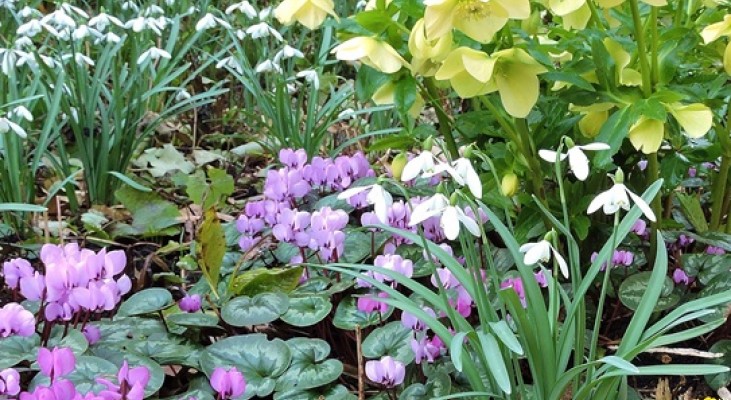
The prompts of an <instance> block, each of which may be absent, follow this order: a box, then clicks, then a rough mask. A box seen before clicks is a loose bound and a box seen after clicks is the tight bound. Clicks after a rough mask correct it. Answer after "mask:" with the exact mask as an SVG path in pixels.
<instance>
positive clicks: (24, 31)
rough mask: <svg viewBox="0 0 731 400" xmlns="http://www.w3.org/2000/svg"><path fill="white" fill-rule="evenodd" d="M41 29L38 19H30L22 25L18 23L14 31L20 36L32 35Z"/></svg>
mask: <svg viewBox="0 0 731 400" xmlns="http://www.w3.org/2000/svg"><path fill="white" fill-rule="evenodd" d="M41 31H43V25H42V24H41V21H40V20H37V19H32V20H30V21H28V22H26V23H24V24H23V25H20V26H19V27H18V29H17V30H16V31H15V33H17V34H18V35H20V36H26V37H34V36H36V35H37V34H39V33H41Z"/></svg>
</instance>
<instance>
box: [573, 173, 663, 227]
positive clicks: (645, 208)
mask: <svg viewBox="0 0 731 400" xmlns="http://www.w3.org/2000/svg"><path fill="white" fill-rule="evenodd" d="M620 173H621V170H620V171H619V172H618V173H617V176H620ZM622 181H623V179H616V178H615V183H614V186H612V187H611V188H610V189H609V190H607V191H605V192H602V193H599V195H598V196H596V197H595V198H594V200H592V201H591V203H590V204H589V208H588V209H587V210H586V213H587V214H593V213H594V212H595V211H596V210H598V209H599V207H601V208H602V210H603V211H604V214H607V215H612V214H614V213H616V212H617V211H619V209H620V208H621V209H623V210H625V211H629V208H630V198H631V199H632V201H634V202H635V204H637V206H638V207H639V208H640V210H642V213H643V214H645V217H646V218H647V219H649V220H650V221H652V222H655V221H656V220H657V219H656V218H655V213H654V212H653V211H652V208H650V206H649V205H648V204H647V203H646V202H645V200H643V199H642V197H640V196H638V195H636V194H634V193H633V192H632V191H630V190H629V189H627V186H625V185H624V183H622Z"/></svg>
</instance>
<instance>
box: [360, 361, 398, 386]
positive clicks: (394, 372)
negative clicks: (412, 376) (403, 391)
mask: <svg viewBox="0 0 731 400" xmlns="http://www.w3.org/2000/svg"><path fill="white" fill-rule="evenodd" d="M365 370H366V376H367V377H368V379H370V380H371V381H373V382H375V383H380V384H381V385H383V386H385V387H389V388H392V387H394V386H396V385H400V384H401V383H403V381H404V377H405V375H406V368H405V367H404V364H403V363H402V362H401V361H397V360H394V359H393V358H391V356H385V357H383V358H381V359H380V360H379V361H375V360H371V361H368V362H366V365H365Z"/></svg>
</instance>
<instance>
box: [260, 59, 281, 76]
mask: <svg viewBox="0 0 731 400" xmlns="http://www.w3.org/2000/svg"><path fill="white" fill-rule="evenodd" d="M272 71H274V72H277V73H280V74H281V73H282V68H281V67H280V66H279V64H277V63H275V62H273V61H272V60H264V61H262V62H260V63H259V64H258V65H257V66H256V68H254V72H256V73H257V74H261V73H264V72H272Z"/></svg>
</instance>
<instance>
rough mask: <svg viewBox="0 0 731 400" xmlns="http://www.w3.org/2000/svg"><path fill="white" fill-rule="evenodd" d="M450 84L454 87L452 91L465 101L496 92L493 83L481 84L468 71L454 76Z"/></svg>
mask: <svg viewBox="0 0 731 400" xmlns="http://www.w3.org/2000/svg"><path fill="white" fill-rule="evenodd" d="M449 83H450V84H451V85H452V89H454V91H455V92H457V95H458V96H459V97H461V98H463V99H469V98H471V97H475V96H479V95H482V94H487V93H490V92H492V91H494V90H495V86H494V84H493V82H492V81H489V82H480V81H478V80H477V79H475V78H473V77H472V75H470V74H468V73H467V72H466V71H464V72H461V73H459V74H457V75H455V76H453V77H452V79H450V80H449Z"/></svg>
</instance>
